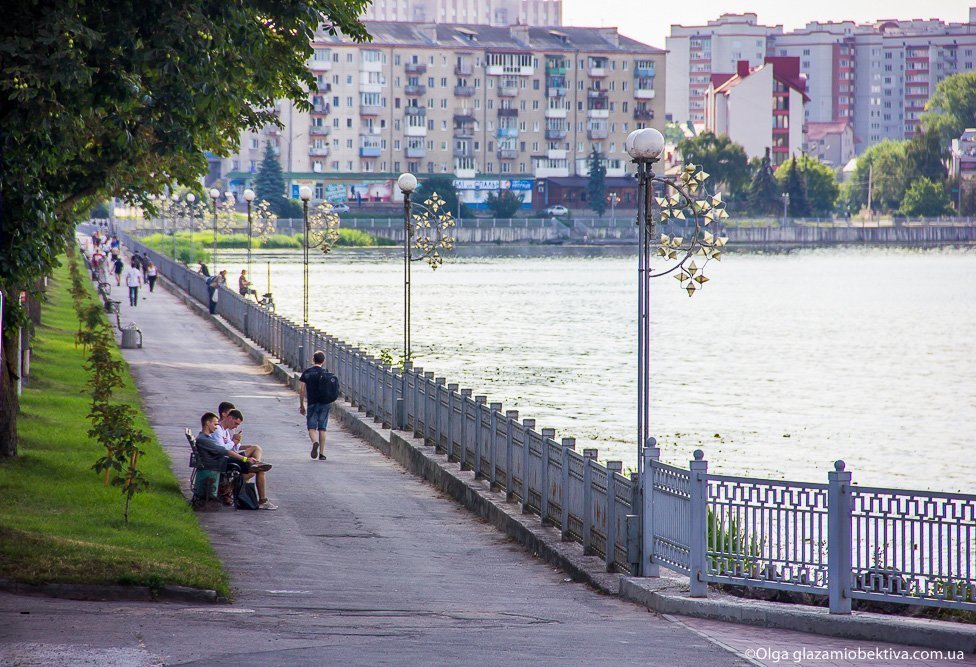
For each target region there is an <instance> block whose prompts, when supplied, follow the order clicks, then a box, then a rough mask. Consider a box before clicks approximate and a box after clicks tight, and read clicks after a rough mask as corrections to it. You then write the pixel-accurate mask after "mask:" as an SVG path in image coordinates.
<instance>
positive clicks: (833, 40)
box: [667, 8, 976, 152]
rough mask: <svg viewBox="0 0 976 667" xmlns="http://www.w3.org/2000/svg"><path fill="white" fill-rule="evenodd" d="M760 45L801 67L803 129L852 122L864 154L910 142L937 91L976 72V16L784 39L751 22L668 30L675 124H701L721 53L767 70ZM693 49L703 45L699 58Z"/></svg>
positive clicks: (738, 18) (741, 18)
mask: <svg viewBox="0 0 976 667" xmlns="http://www.w3.org/2000/svg"><path fill="white" fill-rule="evenodd" d="M760 42H762V44H763V47H764V48H765V53H764V55H770V56H794V57H797V58H799V59H800V72H801V74H802V75H803V76H804V77H805V78H806V79H807V94H808V95H809V97H810V102H809V103H808V104H807V108H806V114H807V115H806V120H808V121H811V122H834V121H845V120H847V121H850V122H851V124H852V126H853V128H854V135H855V139H856V148H857V151H858V152H861V151H863V150H864V149H866V148H867V147H869V146H871V145H873V144H876V143H878V142H880V141H883V140H885V139H905V138H908V137H911V136H912V135H913V134H915V132H916V131H917V130H918V127H919V121H920V114H921V112H922V110H923V108H924V106H925V102H926V101H927V100H928V99H929V97H931V95H932V93H933V92H935V87H936V86H937V85H938V83H939V82H940V81H941V80H942V79H944V78H946V77H947V76H950V75H952V74H957V73H959V72H968V71H972V70H973V69H974V64H976V8H972V9H970V11H969V21H968V22H967V23H946V22H944V21H940V20H935V19H932V20H920V19H912V20H906V21H902V20H882V21H876V22H873V23H867V24H857V23H854V22H852V21H842V22H836V23H831V22H827V23H821V22H811V23H809V24H807V26H806V27H805V28H803V29H802V30H796V31H793V32H788V33H784V32H783V30H782V27H781V26H762V25H758V23H757V21H756V17H755V15H754V14H744V15H729V14H725V15H722V16H721V17H720V18H719V19H718V20H717V21H712V22H710V23H709V24H708V25H706V26H692V27H688V26H677V25H676V26H672V37H670V38H668V41H667V46H668V49H669V50H670V51H671V53H670V55H669V57H668V95H667V99H668V109H667V113H668V114H669V117H671V118H673V119H674V120H677V121H683V120H691V121H693V122H696V123H697V122H701V121H700V118H701V116H702V114H701V113H700V111H699V110H698V108H697V105H698V103H699V102H698V100H700V98H701V90H702V86H703V83H705V80H704V78H703V75H704V72H706V71H709V72H717V71H723V70H720V69H718V68H717V67H716V64H715V63H716V62H720V61H719V58H718V57H717V56H716V53H717V52H716V50H715V46H714V45H715V44H722V45H723V48H728V44H729V43H731V44H733V45H738V46H739V47H740V52H742V54H743V59H749V61H750V64H751V65H752V64H755V63H754V60H753V58H754V57H755V60H757V61H758V60H761V58H760V57H759V56H758V49H759V47H760ZM695 45H700V47H699V48H698V50H697V51H696V50H695ZM747 45H754V47H755V49H757V50H756V51H755V52H753V51H752V50H749V52H748V58H747V56H746V53H745V51H742V50H743V49H745V48H746V46H747ZM696 55H697V57H696ZM706 56H709V57H706ZM723 57H724V56H723ZM696 68H697V69H696ZM708 68H710V69H708ZM724 71H731V68H727V69H725V70H724ZM706 87H707V85H706ZM684 100H688V106H687V107H685V106H684V104H685V102H684Z"/></svg>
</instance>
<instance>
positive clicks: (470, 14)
mask: <svg viewBox="0 0 976 667" xmlns="http://www.w3.org/2000/svg"><path fill="white" fill-rule="evenodd" d="M363 19H365V20H367V21H412V22H416V23H466V24H469V25H493V26H509V25H516V24H518V25H533V26H560V25H562V24H563V2H562V0H374V1H373V2H372V3H371V4H370V5H369V7H368V8H367V9H366V12H365V13H364V14H363Z"/></svg>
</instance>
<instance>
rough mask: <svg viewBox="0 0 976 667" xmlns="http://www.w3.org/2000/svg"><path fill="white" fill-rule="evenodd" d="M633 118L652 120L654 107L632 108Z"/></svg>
mask: <svg viewBox="0 0 976 667" xmlns="http://www.w3.org/2000/svg"><path fill="white" fill-rule="evenodd" d="M634 120H654V109H641V108H640V107H637V108H635V109H634Z"/></svg>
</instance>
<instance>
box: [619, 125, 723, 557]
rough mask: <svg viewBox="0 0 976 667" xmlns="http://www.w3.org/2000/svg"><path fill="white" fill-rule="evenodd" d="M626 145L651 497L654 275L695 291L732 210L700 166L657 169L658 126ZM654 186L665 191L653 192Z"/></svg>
mask: <svg viewBox="0 0 976 667" xmlns="http://www.w3.org/2000/svg"><path fill="white" fill-rule="evenodd" d="M624 146H625V149H626V151H627V153H628V154H629V155H630V157H631V158H632V159H633V162H634V164H635V165H636V167H637V174H636V176H637V227H638V268H637V448H638V451H637V468H638V472H639V474H640V475H641V480H642V483H643V484H644V498H645V499H647V498H649V497H650V494H649V489H648V487H647V485H648V484H650V483H652V480H651V479H650V477H651V475H650V474H649V473H648V474H644V473H645V470H644V448H645V445H647V446H649V447H650V446H653V444H654V443H653V439H652V438H651V425H650V378H651V365H650V351H651V348H650V320H649V315H650V305H651V304H650V279H651V278H657V277H660V276H665V275H672V276H674V278H676V279H677V280H678V283H679V285H680V286H681V288H682V289H684V290H685V291H687V292H688V296H694V294H695V292H697V291H698V290H700V289H702V287H703V286H704V285H705V283H706V282H708V278H707V277H706V276H705V273H704V270H705V266H706V265H707V264H708V262H710V261H711V260H713V259H714V260H715V261H719V260H720V259H721V255H722V249H723V248H724V247H725V244H726V242H727V241H728V239H727V238H725V237H724V236H721V235H717V234H716V233H713V232H711V231H709V230H708V229H707V228H708V226H709V225H710V224H711V223H712V222H715V221H719V222H721V221H722V220H724V219H726V218H728V213H726V212H725V202H723V201H722V195H721V193H718V194H715V195H709V194H708V193H707V192H706V191H705V188H704V183H705V181H706V180H707V178H708V174H706V173H705V172H704V171H703V170H702V169H701V168H700V167H697V166H695V165H693V164H688V165H686V166H685V168H684V170H683V171H682V172H681V174H680V175H679V176H677V177H672V178H663V177H660V176H656V175H655V174H654V164H655V163H656V162H657V161H658V160H659V159H660V156H661V153H662V152H663V151H664V136H663V135H662V134H661V133H660V132H658V131H657V130H655V129H654V128H645V129H641V130H635V131H634V132H631V133H630V135H628V137H627V141H626V143H625V145H624ZM655 186H656V187H657V189H658V191H659V192H660V193H661V195H662V196H655ZM655 207H657V211H656V212H655ZM655 215H657V220H655ZM679 220H680V221H688V220H690V221H691V222H693V223H694V228H693V229H692V230H690V235H689V236H688V237H682V236H679V235H677V234H674V235H668V234H661V236H660V237H659V238H655V230H654V225H655V222H656V221H657V222H661V223H668V222H672V221H679ZM652 256H656V257H659V258H661V259H662V261H664V262H666V263H668V264H667V265H666V266H665V267H664V268H662V269H659V270H655V269H652V268H651V258H652ZM696 256H697V257H699V261H700V262H702V264H701V266H698V265H697V264H696V263H695V259H694V258H695V257H696ZM649 514H650V512H649V511H648V508H647V507H646V505H645V507H644V508H643V515H644V516H643V524H644V531H643V535H644V539H643V553H642V559H641V561H642V570H646V569H648V566H649V563H648V557H649V555H650V553H651V552H650V548H651V544H652V540H653V538H652V536H651V535H650V533H651V531H650V530H649V528H650V523H649V522H650V516H649ZM650 569H653V566H651V568H650Z"/></svg>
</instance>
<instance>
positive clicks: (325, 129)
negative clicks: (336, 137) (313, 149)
mask: <svg viewBox="0 0 976 667" xmlns="http://www.w3.org/2000/svg"><path fill="white" fill-rule="evenodd" d="M331 131H332V128H331V127H329V126H328V125H312V126H311V127H309V128H308V136H310V137H327V136H329V133H330V132H331Z"/></svg>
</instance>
